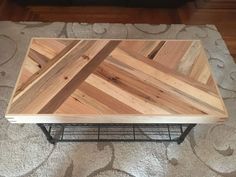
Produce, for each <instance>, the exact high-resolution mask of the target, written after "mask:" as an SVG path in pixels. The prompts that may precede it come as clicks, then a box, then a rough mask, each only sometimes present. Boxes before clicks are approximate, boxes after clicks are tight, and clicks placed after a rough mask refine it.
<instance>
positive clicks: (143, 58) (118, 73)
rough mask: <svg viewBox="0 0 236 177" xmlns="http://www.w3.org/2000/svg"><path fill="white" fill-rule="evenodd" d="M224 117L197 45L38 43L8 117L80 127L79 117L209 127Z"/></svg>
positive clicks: (174, 42) (29, 55)
mask: <svg viewBox="0 0 236 177" xmlns="http://www.w3.org/2000/svg"><path fill="white" fill-rule="evenodd" d="M23 115H25V116H27V117H29V119H32V120H28V121H26V119H22V116H23ZM72 115H73V116H74V118H73V120H72V118H71V116H72ZM227 115H228V114H227V111H226V109H225V106H224V103H223V101H222V98H221V96H220V94H219V91H218V89H217V86H216V84H215V81H214V79H213V77H212V74H211V70H210V67H209V64H208V59H207V57H206V55H205V52H204V50H203V48H202V46H201V43H200V41H197V40H193V41H191V40H185V41H184V40H168V41H158V40H123V41H121V40H108V39H106V40H75V39H64V40H62V39H40V38H36V39H33V40H32V42H31V45H30V46H29V50H28V53H27V56H26V58H25V61H24V64H23V66H22V68H21V74H20V75H19V79H18V82H17V85H16V86H15V92H14V93H13V97H12V99H11V102H10V104H9V108H8V112H7V115H6V117H8V118H9V120H10V121H13V122H31V123H32V122H35V123H37V122H43V121H44V120H45V122H48V121H49V122H51V123H53V122H60V120H61V122H63V123H65V122H68V123H70V122H77V123H79V122H84V120H83V121H82V117H85V118H86V117H87V118H88V120H87V123H112V122H117V121H118V120H122V122H120V123H131V122H132V123H135V118H136V117H137V118H138V121H137V122H138V123H150V122H152V123H161V122H162V123H163V121H164V117H166V122H165V123H176V122H179V123H180V122H184V121H185V123H208V122H212V121H215V122H217V121H222V120H224V119H225V118H226V117H227ZM35 116H39V117H41V118H42V120H40V121H39V119H36V118H35ZM45 116H46V117H47V119H45ZM50 116H51V121H50V119H49V117H50ZM91 116H95V117H96V118H97V119H91ZM108 116H110V119H108V118H107V117H108ZM126 116H128V117H130V116H133V118H132V119H131V118H127V119H124V118H123V117H126ZM150 116H151V118H148V117H150ZM66 117H68V118H69V117H70V118H69V119H68V121H67V120H66ZM140 117H141V118H140ZM181 117H182V119H183V120H181ZM200 117H201V118H200ZM57 118H58V120H57ZM203 118H204V119H203ZM91 120H92V122H91ZM94 120H96V121H94ZM85 122H86V121H85Z"/></svg>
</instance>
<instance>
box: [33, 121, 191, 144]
mask: <svg viewBox="0 0 236 177" xmlns="http://www.w3.org/2000/svg"><path fill="white" fill-rule="evenodd" d="M38 125H39V126H40V128H41V129H42V130H43V132H44V133H45V135H46V136H47V138H48V140H49V141H50V142H52V143H55V142H70V141H76V142H79V141H81V142H83V141H91V142H92V141H177V142H178V143H181V142H182V141H183V140H184V138H185V137H186V135H187V134H188V132H189V131H190V130H191V129H192V127H193V126H194V125H193V124H38Z"/></svg>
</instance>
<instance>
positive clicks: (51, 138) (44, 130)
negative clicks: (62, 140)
mask: <svg viewBox="0 0 236 177" xmlns="http://www.w3.org/2000/svg"><path fill="white" fill-rule="evenodd" d="M37 125H38V126H39V127H40V129H41V130H42V132H43V133H44V135H45V136H46V137H47V140H48V141H49V142H50V143H51V144H55V143H56V142H55V140H54V139H53V137H52V136H51V135H50V132H49V131H48V130H47V129H46V127H45V126H44V124H37Z"/></svg>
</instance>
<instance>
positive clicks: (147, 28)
mask: <svg viewBox="0 0 236 177" xmlns="http://www.w3.org/2000/svg"><path fill="white" fill-rule="evenodd" d="M31 37H64V38H67V37H73V38H74V37H79V38H92V37H93V38H147V39H149V38H150V39H200V40H201V41H202V43H203V46H204V47H205V50H206V52H207V54H208V57H209V60H210V64H211V66H212V69H213V72H214V76H215V78H216V80H217V82H218V85H219V88H220V91H221V93H222V96H223V98H224V101H225V104H226V107H227V109H228V111H229V114H230V119H229V121H227V122H225V123H224V124H215V125H198V126H196V127H195V129H194V131H192V132H191V134H190V135H189V136H188V138H187V139H186V140H185V141H184V142H183V143H182V144H181V145H177V144H176V143H146V142H144V143H111V142H107V143H58V144H57V145H51V144H49V143H48V142H47V140H46V139H45V137H44V135H43V134H42V132H41V130H40V129H39V128H38V127H37V126H36V125H32V124H21V125H17V124H9V123H8V122H7V120H5V119H4V118H3V117H4V112H5V109H6V106H7V103H8V100H9V97H10V94H11V92H12V88H13V86H14V84H15V81H16V77H17V74H18V72H19V69H20V64H21V62H22V61H23V58H24V55H25V54H26V49H27V46H28V45H29V42H30V39H31ZM0 116H1V119H0V176H1V177H2V176H4V177H5V176H6V177H10V176H24V177H35V176H40V177H46V176H47V177H87V176H89V177H92V176H96V177H113V176H116V177H126V176H127V177H129V176H135V177H151V176H158V177H162V176H167V177H168V176H169V177H172V176H175V177H189V176H194V177H195V176H196V177H199V176H204V177H206V176H210V177H213V176H215V177H220V176H226V177H235V176H236V153H235V152H234V151H235V150H236V64H235V63H234V61H233V59H232V57H231V56H230V53H229V51H228V49H227V47H226V45H225V43H224V41H223V40H222V37H221V35H220V34H219V32H218V31H217V29H216V28H215V26H214V25H201V26H186V25H147V24H138V25H133V24H81V23H62V22H58V23H41V22H33V23H24V22H21V23H13V22H0Z"/></svg>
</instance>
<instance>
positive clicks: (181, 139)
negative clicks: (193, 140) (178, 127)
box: [177, 124, 196, 144]
mask: <svg viewBox="0 0 236 177" xmlns="http://www.w3.org/2000/svg"><path fill="white" fill-rule="evenodd" d="M195 126H196V124H189V125H188V127H187V128H186V129H185V130H184V132H182V134H181V135H180V137H179V139H178V140H177V143H178V144H181V143H182V142H183V141H184V139H185V138H186V136H187V135H188V134H189V132H190V131H191V130H192V128H193V127H195Z"/></svg>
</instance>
